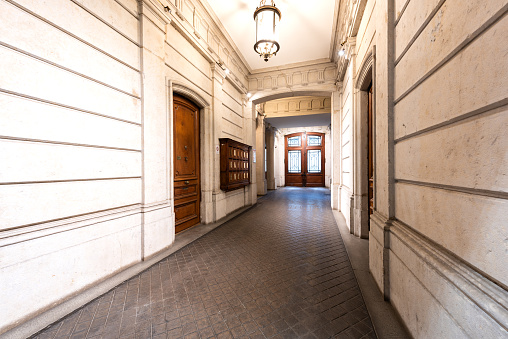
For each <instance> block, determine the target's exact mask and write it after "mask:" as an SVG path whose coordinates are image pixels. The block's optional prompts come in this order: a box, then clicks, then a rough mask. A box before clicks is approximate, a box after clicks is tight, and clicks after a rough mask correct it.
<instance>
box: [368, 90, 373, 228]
mask: <svg viewBox="0 0 508 339" xmlns="http://www.w3.org/2000/svg"><path fill="white" fill-rule="evenodd" d="M368 91H369V115H368V121H369V129H368V132H367V133H368V139H369V154H368V157H369V178H368V179H369V214H372V213H374V152H373V142H374V140H373V124H372V83H371V84H370V87H369V90H368ZM369 229H370V227H369Z"/></svg>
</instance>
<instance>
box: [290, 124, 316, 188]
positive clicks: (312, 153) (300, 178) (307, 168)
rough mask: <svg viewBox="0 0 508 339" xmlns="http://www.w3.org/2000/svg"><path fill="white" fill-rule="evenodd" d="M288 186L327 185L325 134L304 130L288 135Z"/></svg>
mask: <svg viewBox="0 0 508 339" xmlns="http://www.w3.org/2000/svg"><path fill="white" fill-rule="evenodd" d="M285 139H286V140H285V141H286V142H285V143H286V147H285V154H286V155H285V171H286V186H299V187H324V186H325V135H324V134H323V133H315V132H307V133H306V132H302V133H293V134H289V135H286V138H285Z"/></svg>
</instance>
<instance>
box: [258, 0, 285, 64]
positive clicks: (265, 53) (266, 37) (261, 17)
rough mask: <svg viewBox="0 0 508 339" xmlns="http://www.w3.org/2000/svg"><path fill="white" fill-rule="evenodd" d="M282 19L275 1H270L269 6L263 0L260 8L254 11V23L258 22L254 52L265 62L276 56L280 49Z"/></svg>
mask: <svg viewBox="0 0 508 339" xmlns="http://www.w3.org/2000/svg"><path fill="white" fill-rule="evenodd" d="M280 17H281V14H280V10H279V9H278V8H277V7H275V3H274V2H273V0H271V1H270V4H269V5H267V4H266V0H261V2H260V3H259V7H257V8H256V10H255V11H254V21H255V22H256V43H255V44H254V50H255V51H256V52H257V53H258V54H259V56H260V57H261V58H263V59H264V60H265V61H268V59H269V58H271V57H272V56H273V55H276V54H277V52H278V51H279V49H280V45H279V21H280Z"/></svg>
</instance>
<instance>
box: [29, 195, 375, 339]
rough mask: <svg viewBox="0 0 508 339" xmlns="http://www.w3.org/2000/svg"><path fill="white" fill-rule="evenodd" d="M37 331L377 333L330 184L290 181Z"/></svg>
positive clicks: (94, 334)
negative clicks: (314, 185)
mask: <svg viewBox="0 0 508 339" xmlns="http://www.w3.org/2000/svg"><path fill="white" fill-rule="evenodd" d="M33 338H37V339H43V338H44V339H46V338H126V339H127V338H376V334H375V332H374V330H373V326H372V322H371V320H370V317H369V314H368V313H367V309H366V306H365V304H364V301H363V298H362V296H361V294H360V289H359V287H358V283H357V281H356V279H355V275H354V273H353V270H352V267H351V263H350V261H349V259H348V255H347V253H346V249H345V247H344V243H343V241H342V238H341V236H340V233H339V230H338V228H337V225H336V223H335V220H334V217H333V214H332V211H331V209H330V195H329V190H327V189H320V188H290V187H288V188H284V189H280V190H277V191H275V192H272V193H270V194H269V195H267V196H265V197H263V198H262V199H260V200H259V201H258V204H257V206H255V207H254V208H252V209H250V210H248V211H247V212H245V213H243V214H241V215H239V216H238V217H236V218H234V219H232V220H230V221H228V222H227V223H225V224H223V225H222V226H220V227H218V228H216V229H215V230H213V231H211V232H210V233H208V234H206V235H204V236H202V237H201V238H199V239H198V240H196V241H194V242H193V243H191V244H189V245H187V246H186V247H184V248H182V249H181V250H179V251H177V252H175V253H174V254H172V255H170V256H168V257H167V258H165V259H163V260H162V261H160V262H158V263H157V264H155V265H154V266H152V267H151V268H149V269H148V270H146V271H144V272H143V273H141V274H139V275H137V276H135V277H133V278H131V279H130V280H128V281H125V282H124V283H122V284H120V285H119V286H117V287H115V288H114V289H113V290H111V291H109V292H108V293H106V294H105V295H103V296H101V297H100V298H98V299H96V300H94V301H92V302H91V303H89V304H87V305H85V306H84V307H82V308H81V309H79V310H76V311H75V312H73V313H72V314H70V315H69V316H67V317H65V318H64V319H62V320H60V321H59V322H57V323H55V324H53V325H51V326H50V327H48V328H46V329H45V330H44V331H42V332H40V333H39V334H37V335H35V336H34V337H33Z"/></svg>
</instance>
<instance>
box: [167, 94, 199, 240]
mask: <svg viewBox="0 0 508 339" xmlns="http://www.w3.org/2000/svg"><path fill="white" fill-rule="evenodd" d="M178 98H179V100H178V104H179V106H181V107H185V108H187V109H188V110H190V111H192V112H194V111H195V112H196V115H197V117H196V120H197V121H196V120H194V122H193V123H194V126H193V131H194V136H193V139H194V142H195V147H196V149H195V154H194V157H195V162H196V166H195V171H196V173H195V174H192V175H188V174H187V175H185V176H183V177H182V178H180V179H179V181H178V182H179V185H178V186H177V185H176V184H175V183H176V181H177V180H176V177H175V175H173V185H174V186H177V187H176V188H175V190H177V189H181V190H183V189H186V190H187V189H188V188H192V187H193V185H194V184H193V182H194V181H197V182H196V188H197V189H196V192H195V193H190V194H189V193H187V194H184V195H183V196H179V199H178V202H179V204H178V206H180V205H181V206H186V205H189V203H191V202H193V201H194V199H196V200H197V203H198V206H197V208H196V209H197V211H196V213H195V214H194V215H192V214H191V215H190V216H189V217H191V218H187V220H186V219H183V220H182V221H181V223H180V224H179V225H177V224H176V207H177V200H176V198H174V209H175V233H178V232H181V231H184V230H186V229H188V228H190V227H192V226H195V225H197V224H200V223H201V199H202V198H201V137H200V129H201V123H200V115H201V114H200V108H199V107H198V106H197V105H196V104H195V103H194V101H192V100H190V99H188V98H186V97H184V96H182V95H179V94H178ZM175 101H176V100H175V97H174V96H173V109H174V106H175ZM174 122H175V115H174V114H173V123H174ZM196 124H197V126H196ZM173 128H174V125H173ZM174 133H175V130H174V129H173V147H174V143H175V139H174V138H175V134H174ZM176 157H177V154H176V153H174V154H173V166H174V167H175V165H176V160H177V159H175V158H176ZM186 159H187V158H186ZM194 177H195V178H196V179H194ZM182 182H184V183H185V184H187V185H185V184H184V186H182V185H181V184H182ZM189 182H190V186H188V185H189ZM174 192H175V191H173V194H174ZM182 193H183V192H182ZM182 200H183V201H182ZM196 217H197V222H195V221H194V220H195V219H196ZM191 221H192V223H190V222H191ZM194 222H195V223H194Z"/></svg>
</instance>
